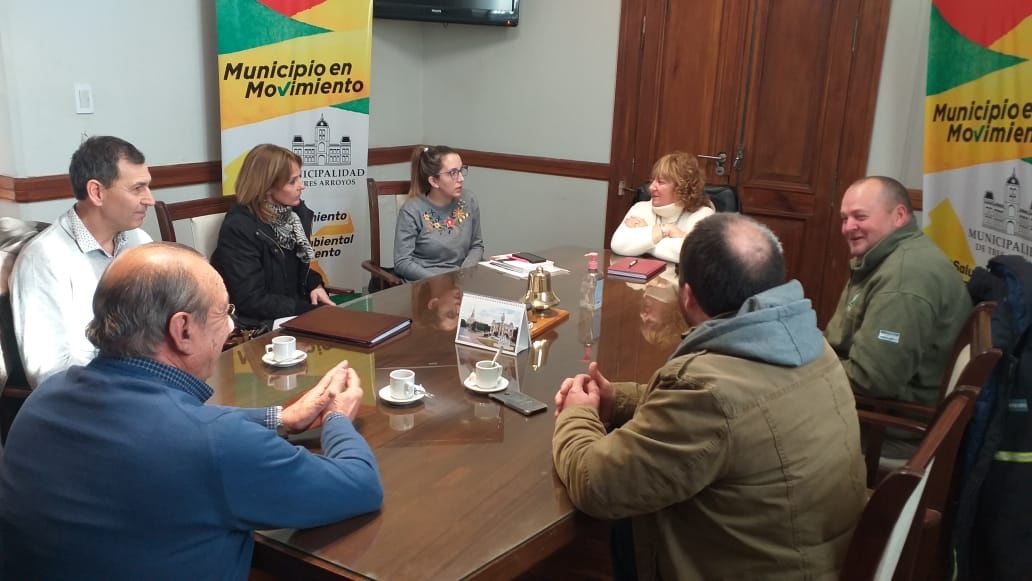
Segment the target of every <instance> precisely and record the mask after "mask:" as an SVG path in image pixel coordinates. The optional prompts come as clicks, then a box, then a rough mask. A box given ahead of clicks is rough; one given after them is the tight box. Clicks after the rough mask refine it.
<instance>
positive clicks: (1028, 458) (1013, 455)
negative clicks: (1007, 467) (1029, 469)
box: [993, 450, 1032, 464]
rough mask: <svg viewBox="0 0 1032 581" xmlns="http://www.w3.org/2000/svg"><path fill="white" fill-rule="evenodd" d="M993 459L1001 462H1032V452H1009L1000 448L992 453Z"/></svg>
mask: <svg viewBox="0 0 1032 581" xmlns="http://www.w3.org/2000/svg"><path fill="white" fill-rule="evenodd" d="M993 459H994V460H999V461H1001V462H1018V463H1022V464H1026V463H1029V462H1032V452H1009V451H1007V450H1000V451H999V452H997V453H995V454H993Z"/></svg>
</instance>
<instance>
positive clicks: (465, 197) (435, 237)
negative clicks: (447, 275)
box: [394, 145, 484, 281]
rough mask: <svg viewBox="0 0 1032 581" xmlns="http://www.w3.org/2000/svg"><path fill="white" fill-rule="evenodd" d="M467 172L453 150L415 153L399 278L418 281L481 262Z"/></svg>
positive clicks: (398, 248) (398, 246)
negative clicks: (464, 184)
mask: <svg viewBox="0 0 1032 581" xmlns="http://www.w3.org/2000/svg"><path fill="white" fill-rule="evenodd" d="M468 171H469V168H468V167H467V166H465V165H462V158H461V157H459V154H458V152H457V151H455V150H454V149H452V148H450V147H447V146H444V145H437V146H431V147H426V146H419V147H417V148H416V149H415V150H414V151H413V152H412V182H411V185H410V186H409V199H408V200H407V201H406V202H405V204H404V205H403V206H402V207H401V211H400V212H399V214H398V225H397V229H396V230H395V233H394V272H395V274H397V275H398V276H400V277H401V278H403V279H405V280H409V281H413V280H420V279H424V278H429V277H431V276H434V275H437V274H441V273H442V272H449V271H452V270H456V269H459V268H463V267H466V266H473V265H475V264H476V263H478V262H480V261H481V260H482V259H483V257H484V240H483V238H482V237H481V235H480V208H479V206H477V201H476V199H475V198H474V197H473V196H472V195H470V193H469V192H468V191H463V187H462V185H463V183H464V182H465V178H466V173H467V172H468Z"/></svg>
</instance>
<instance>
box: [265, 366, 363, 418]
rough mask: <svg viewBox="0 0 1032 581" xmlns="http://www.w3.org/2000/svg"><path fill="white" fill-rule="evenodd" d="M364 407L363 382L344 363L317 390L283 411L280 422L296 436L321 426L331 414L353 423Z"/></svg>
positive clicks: (330, 372) (321, 381) (309, 392)
mask: <svg viewBox="0 0 1032 581" xmlns="http://www.w3.org/2000/svg"><path fill="white" fill-rule="evenodd" d="M361 403H362V382H361V380H360V379H359V378H358V374H357V373H355V370H354V369H351V368H350V367H349V366H348V362H347V361H341V362H340V363H338V364H337V365H336V366H335V367H334V368H333V369H331V370H329V371H328V372H327V373H326V375H324V376H323V378H322V379H321V380H319V383H318V384H316V386H315V387H313V388H312V389H310V390H308V392H307V393H305V394H304V395H302V396H301V397H300V398H298V400H297V401H295V402H294V403H292V404H290V405H288V406H286V407H284V408H283V413H282V415H281V416H280V421H282V422H283V427H284V428H285V429H286V431H287V433H288V434H297V433H300V432H304V431H305V430H311V429H312V428H317V427H319V426H321V425H322V423H323V421H325V420H326V417H327V416H328V415H329V414H330V413H332V412H338V413H341V414H344V415H345V416H347V417H348V419H350V420H354V419H355V414H357V413H358V407H359V405H360V404H361Z"/></svg>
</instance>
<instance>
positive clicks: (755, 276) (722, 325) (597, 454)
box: [552, 213, 866, 580]
mask: <svg viewBox="0 0 1032 581" xmlns="http://www.w3.org/2000/svg"><path fill="white" fill-rule="evenodd" d="M679 277H680V278H679V281H678V284H679V296H678V300H679V303H680V307H681V312H682V314H683V315H684V317H685V319H686V320H687V322H688V323H689V324H690V325H693V326H694V328H693V329H692V330H691V331H690V332H689V333H688V334H687V335H686V336H685V338H684V340H683V341H682V342H681V344H680V345H679V346H678V348H677V350H676V351H675V352H674V354H673V356H672V357H671V358H670V360H669V361H668V362H667V363H666V364H665V365H664V366H663V367H661V368H660V369H659V370H658V371H657V372H656V373H655V374H654V375H653V377H652V380H651V381H650V382H649V383H648V384H635V383H611V382H609V381H608V380H607V379H606V378H605V377H604V376H603V375H602V374H601V373H600V372H599V366H598V364H597V363H592V364H591V365H590V366H589V368H588V373H587V374H582V375H578V376H576V377H572V378H569V379H567V380H565V381H564V382H563V383H562V386H561V387H560V389H559V392H558V393H557V394H556V396H555V403H556V409H557V410H558V411H557V415H558V419H557V420H556V427H555V435H554V437H553V440H552V455H553V459H554V462H555V467H556V471H557V473H558V475H559V478H560V479H561V480H562V481H563V483H564V484H565V485H566V487H567V490H568V491H569V495H570V499H571V500H572V501H573V503H574V505H576V506H577V507H578V508H579V509H581V510H583V511H584V512H586V513H588V514H591V515H593V516H596V517H599V518H610V519H628V518H629V519H630V527H631V530H632V534H630V535H624V536H625V537H627V538H626V539H621V538H619V537H618V535H616V534H614V539H613V540H614V544H613V552H614V572H615V573H616V577H617V579H633V578H637V579H642V580H649V579H679V580H682V579H686V580H691V579H786V580H787V579H793V580H794V579H837V578H838V570H839V567H840V566H841V564H842V559H843V558H844V556H845V552H846V549H847V547H848V545H849V541H850V538H851V536H852V532H853V527H854V526H855V525H856V521H857V519H858V517H859V515H860V512H861V511H862V509H863V506H864V501H865V499H866V489H865V486H864V479H865V470H864V465H863V460H862V458H861V453H860V435H859V425H858V422H857V417H856V410H855V403H854V400H853V394H852V392H851V391H850V389H849V380H848V379H847V378H846V375H845V373H844V371H843V370H842V365H841V364H840V363H839V360H838V357H836V356H835V353H834V351H832V350H831V347H829V346H828V344H827V342H826V341H825V340H824V337H822V336H821V332H820V330H819V329H818V328H817V316H816V313H814V311H813V309H812V308H811V306H810V301H809V300H807V299H806V298H804V297H803V289H802V286H801V285H800V284H799V282H798V281H795V280H793V281H789V282H785V266H784V258H783V256H782V252H781V245H780V243H779V242H778V240H777V238H775V236H774V234H772V233H771V232H770V230H768V229H767V228H766V227H764V226H762V225H761V224H759V223H758V222H756V221H754V220H752V219H750V218H747V217H745V216H742V215H740V214H731V213H726V214H716V215H714V216H711V217H709V218H706V219H704V220H702V221H701V222H699V223H698V225H697V226H696V227H695V229H694V230H693V231H692V234H691V236H689V237H688V238H686V239H685V243H684V245H683V246H682V248H681V255H680V265H679ZM609 429H611V430H612V431H609V432H608V433H607V430H609ZM614 530H615V531H625V530H626V521H624V522H621V523H618V524H617V526H616V527H615V528H614Z"/></svg>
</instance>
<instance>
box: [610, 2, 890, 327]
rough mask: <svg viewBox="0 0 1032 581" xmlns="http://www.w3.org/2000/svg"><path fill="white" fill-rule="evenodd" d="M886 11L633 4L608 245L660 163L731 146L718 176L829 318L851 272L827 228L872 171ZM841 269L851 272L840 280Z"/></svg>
mask: <svg viewBox="0 0 1032 581" xmlns="http://www.w3.org/2000/svg"><path fill="white" fill-rule="evenodd" d="M888 6H889V0H820V1H814V0H624V3H623V13H622V16H621V42H620V55H619V60H618V73H617V94H616V111H615V112H614V132H613V147H612V159H611V164H610V167H611V175H610V194H609V199H608V202H609V205H608V208H607V213H606V238H607V240H608V239H609V238H610V237H611V236H612V232H613V231H614V230H615V229H616V227H617V226H618V225H619V222H620V220H621V219H622V218H623V216H624V214H625V213H626V211H627V209H628V208H629V207H630V205H631V199H630V196H629V195H628V192H629V189H631V188H634V187H636V186H638V185H639V184H641V183H642V182H644V181H646V180H647V179H648V178H649V173H650V171H651V166H652V164H653V162H654V161H655V160H656V159H657V158H658V157H660V156H661V155H663V154H665V153H668V152H670V151H674V150H677V149H680V150H685V151H688V152H691V153H695V154H704V155H718V154H720V153H723V154H725V155H726V156H727V161H726V162H725V164H724V168H725V170H726V171H725V174H724V175H722V176H721V175H717V171H716V166H715V164H714V163H713V162H708V161H707V162H704V163H705V164H706V167H707V172H708V176H707V183H729V184H732V185H736V186H737V187H738V189H739V192H740V195H741V198H742V204H743V209H744V212H745V213H746V214H748V215H751V216H753V217H755V218H757V219H758V220H760V221H762V222H764V223H766V224H767V225H768V226H769V227H770V228H771V229H772V230H773V231H774V232H775V233H776V234H777V235H778V237H779V238H780V239H781V241H782V244H783V245H784V249H785V255H786V265H787V267H788V273H789V276H790V277H793V278H798V279H800V281H802V283H803V287H804V288H805V289H806V293H807V295H808V296H809V297H810V298H811V299H813V300H814V303H815V306H817V308H818V314H819V316H820V319H821V321H822V322H823V321H825V320H826V319H827V318H828V317H829V316H830V314H831V311H830V310H828V305H830V306H831V308H833V306H834V299H833V298H831V299H829V298H827V297H835V296H837V294H838V292H839V291H840V290H841V284H842V281H843V280H844V275H845V270H844V269H845V266H844V264H845V262H844V260H841V259H840V258H841V256H844V254H845V246H844V243H842V242H841V240H839V242H840V243H839V244H837V245H834V244H829V241H830V240H833V238H832V237H831V235H830V233H831V232H833V231H834V232H837V231H838V209H837V208H838V200H839V197H840V195H841V192H840V191H839V190H841V189H844V187H845V185H848V183H850V182H851V181H852V180H853V179H856V178H859V177H861V176H862V175H863V172H864V169H865V166H866V157H867V147H868V143H869V139H870V126H871V122H872V120H873V109H874V101H875V97H876V91H877V81H878V75H879V73H880V68H881V67H880V64H881V48H882V44H883V43H884V35H885V26H886V24H887V17H888ZM860 43H865V45H864V46H863V47H862V48H863V50H860V48H861V46H860ZM831 267H834V268H839V269H842V273H840V274H838V273H835V274H832V275H831V276H830V277H829V276H828V274H827V273H826V270H828V269H830V268H831ZM826 287H827V288H826ZM825 295H826V296H825ZM823 311H827V312H823Z"/></svg>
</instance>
